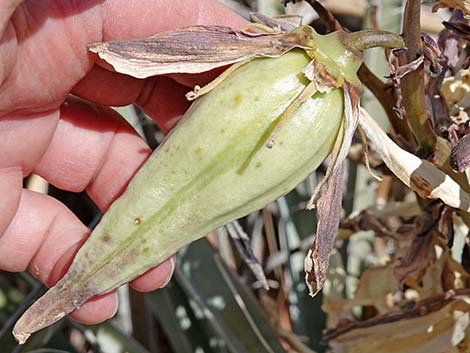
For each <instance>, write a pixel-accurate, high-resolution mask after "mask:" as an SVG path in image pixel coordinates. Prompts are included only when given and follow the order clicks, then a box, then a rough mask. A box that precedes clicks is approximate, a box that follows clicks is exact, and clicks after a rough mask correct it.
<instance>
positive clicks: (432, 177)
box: [359, 108, 470, 212]
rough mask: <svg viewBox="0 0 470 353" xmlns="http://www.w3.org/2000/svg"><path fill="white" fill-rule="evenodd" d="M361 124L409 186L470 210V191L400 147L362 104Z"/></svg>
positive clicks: (387, 161)
mask: <svg viewBox="0 0 470 353" xmlns="http://www.w3.org/2000/svg"><path fill="white" fill-rule="evenodd" d="M359 124H360V125H361V127H362V128H363V130H364V132H365V133H366V135H367V137H368V138H369V140H371V141H372V143H374V144H375V146H376V150H377V152H378V153H379V154H380V156H381V157H382V159H383V161H384V162H385V164H386V165H387V167H388V168H389V169H390V170H391V171H392V172H393V173H394V174H395V175H396V176H397V177H398V178H399V179H400V180H401V181H402V182H403V183H405V184H406V186H408V187H410V188H411V189H413V190H414V191H416V192H417V193H418V194H419V195H420V196H421V197H423V198H430V199H441V200H442V201H443V202H444V203H445V204H446V205H448V206H451V207H454V208H459V209H461V210H463V211H466V212H470V194H468V193H467V192H465V191H464V190H462V189H461V188H460V186H459V184H457V183H456V182H455V181H454V180H453V179H452V178H451V177H449V176H448V175H447V174H445V173H444V172H442V171H441V170H440V169H438V168H437V167H436V166H435V165H434V164H432V163H430V162H428V161H426V160H422V159H420V158H418V157H416V156H415V155H413V154H411V153H409V152H407V151H405V150H403V149H402V148H400V147H399V146H398V145H397V144H396V143H395V142H393V141H392V140H391V139H390V138H389V137H388V136H387V134H386V133H385V132H384V131H383V130H382V129H381V128H380V127H379V126H378V125H377V123H376V122H375V120H374V119H373V118H372V117H371V116H370V115H369V113H367V111H366V110H365V109H362V108H361V110H360V117H359Z"/></svg>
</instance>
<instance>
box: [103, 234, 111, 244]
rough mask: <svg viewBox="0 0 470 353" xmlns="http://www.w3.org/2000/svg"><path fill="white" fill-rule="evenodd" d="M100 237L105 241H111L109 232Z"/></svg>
mask: <svg viewBox="0 0 470 353" xmlns="http://www.w3.org/2000/svg"><path fill="white" fill-rule="evenodd" d="M102 239H103V241H104V242H105V243H109V242H110V241H111V237H110V236H109V234H105V235H103V238H102Z"/></svg>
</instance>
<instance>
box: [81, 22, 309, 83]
mask: <svg viewBox="0 0 470 353" xmlns="http://www.w3.org/2000/svg"><path fill="white" fill-rule="evenodd" d="M309 28H310V27H307V26H303V27H299V28H298V29H297V30H294V31H292V32H289V33H263V34H261V35H257V36H253V35H250V34H249V33H247V32H243V31H237V30H234V29H231V28H229V27H222V26H192V27H185V28H180V29H176V30H173V31H168V32H163V33H160V34H157V35H155V36H153V37H150V38H146V39H138V40H129V41H111V42H103V43H93V44H90V45H89V46H88V48H89V49H90V51H92V52H94V53H97V54H98V55H99V57H100V58H101V59H103V60H105V61H107V62H108V63H109V64H111V65H112V66H113V67H114V69H115V70H116V71H117V72H120V73H123V74H127V75H131V76H133V77H137V78H146V77H149V76H154V75H163V74H169V73H199V72H203V71H209V70H212V69H214V68H217V67H221V66H225V65H229V64H233V63H236V62H240V61H245V60H248V59H253V58H256V57H278V56H280V55H282V54H284V53H285V52H287V51H289V50H291V49H293V48H304V49H307V48H309V46H308V44H307V42H308V38H310V37H311V36H312V33H310V32H309ZM306 32H309V33H306Z"/></svg>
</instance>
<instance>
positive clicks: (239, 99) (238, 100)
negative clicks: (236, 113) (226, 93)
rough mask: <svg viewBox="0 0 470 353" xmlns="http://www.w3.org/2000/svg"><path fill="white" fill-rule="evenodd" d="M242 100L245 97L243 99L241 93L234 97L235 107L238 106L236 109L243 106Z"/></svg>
mask: <svg viewBox="0 0 470 353" xmlns="http://www.w3.org/2000/svg"><path fill="white" fill-rule="evenodd" d="M242 99H243V97H242V95H241V93H237V94H236V95H235V97H233V100H234V102H235V106H236V107H238V106H239V105H240V104H241V102H242Z"/></svg>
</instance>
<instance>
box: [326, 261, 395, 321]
mask: <svg viewBox="0 0 470 353" xmlns="http://www.w3.org/2000/svg"><path fill="white" fill-rule="evenodd" d="M398 287H399V286H398V282H397V281H396V280H395V278H394V276H393V269H392V266H380V267H371V268H368V269H367V270H366V271H365V272H364V273H363V274H362V276H361V278H360V280H359V283H358V284H357V289H356V293H355V294H354V297H353V298H352V299H343V298H340V299H329V298H324V299H323V300H324V303H323V306H322V308H323V310H324V311H326V312H328V313H344V312H346V311H349V310H351V309H352V308H354V307H355V306H374V307H375V308H376V309H377V310H378V312H379V313H385V312H387V311H389V310H390V307H389V306H388V296H389V295H392V294H393V293H394V292H395V291H396V290H397V289H398Z"/></svg>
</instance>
